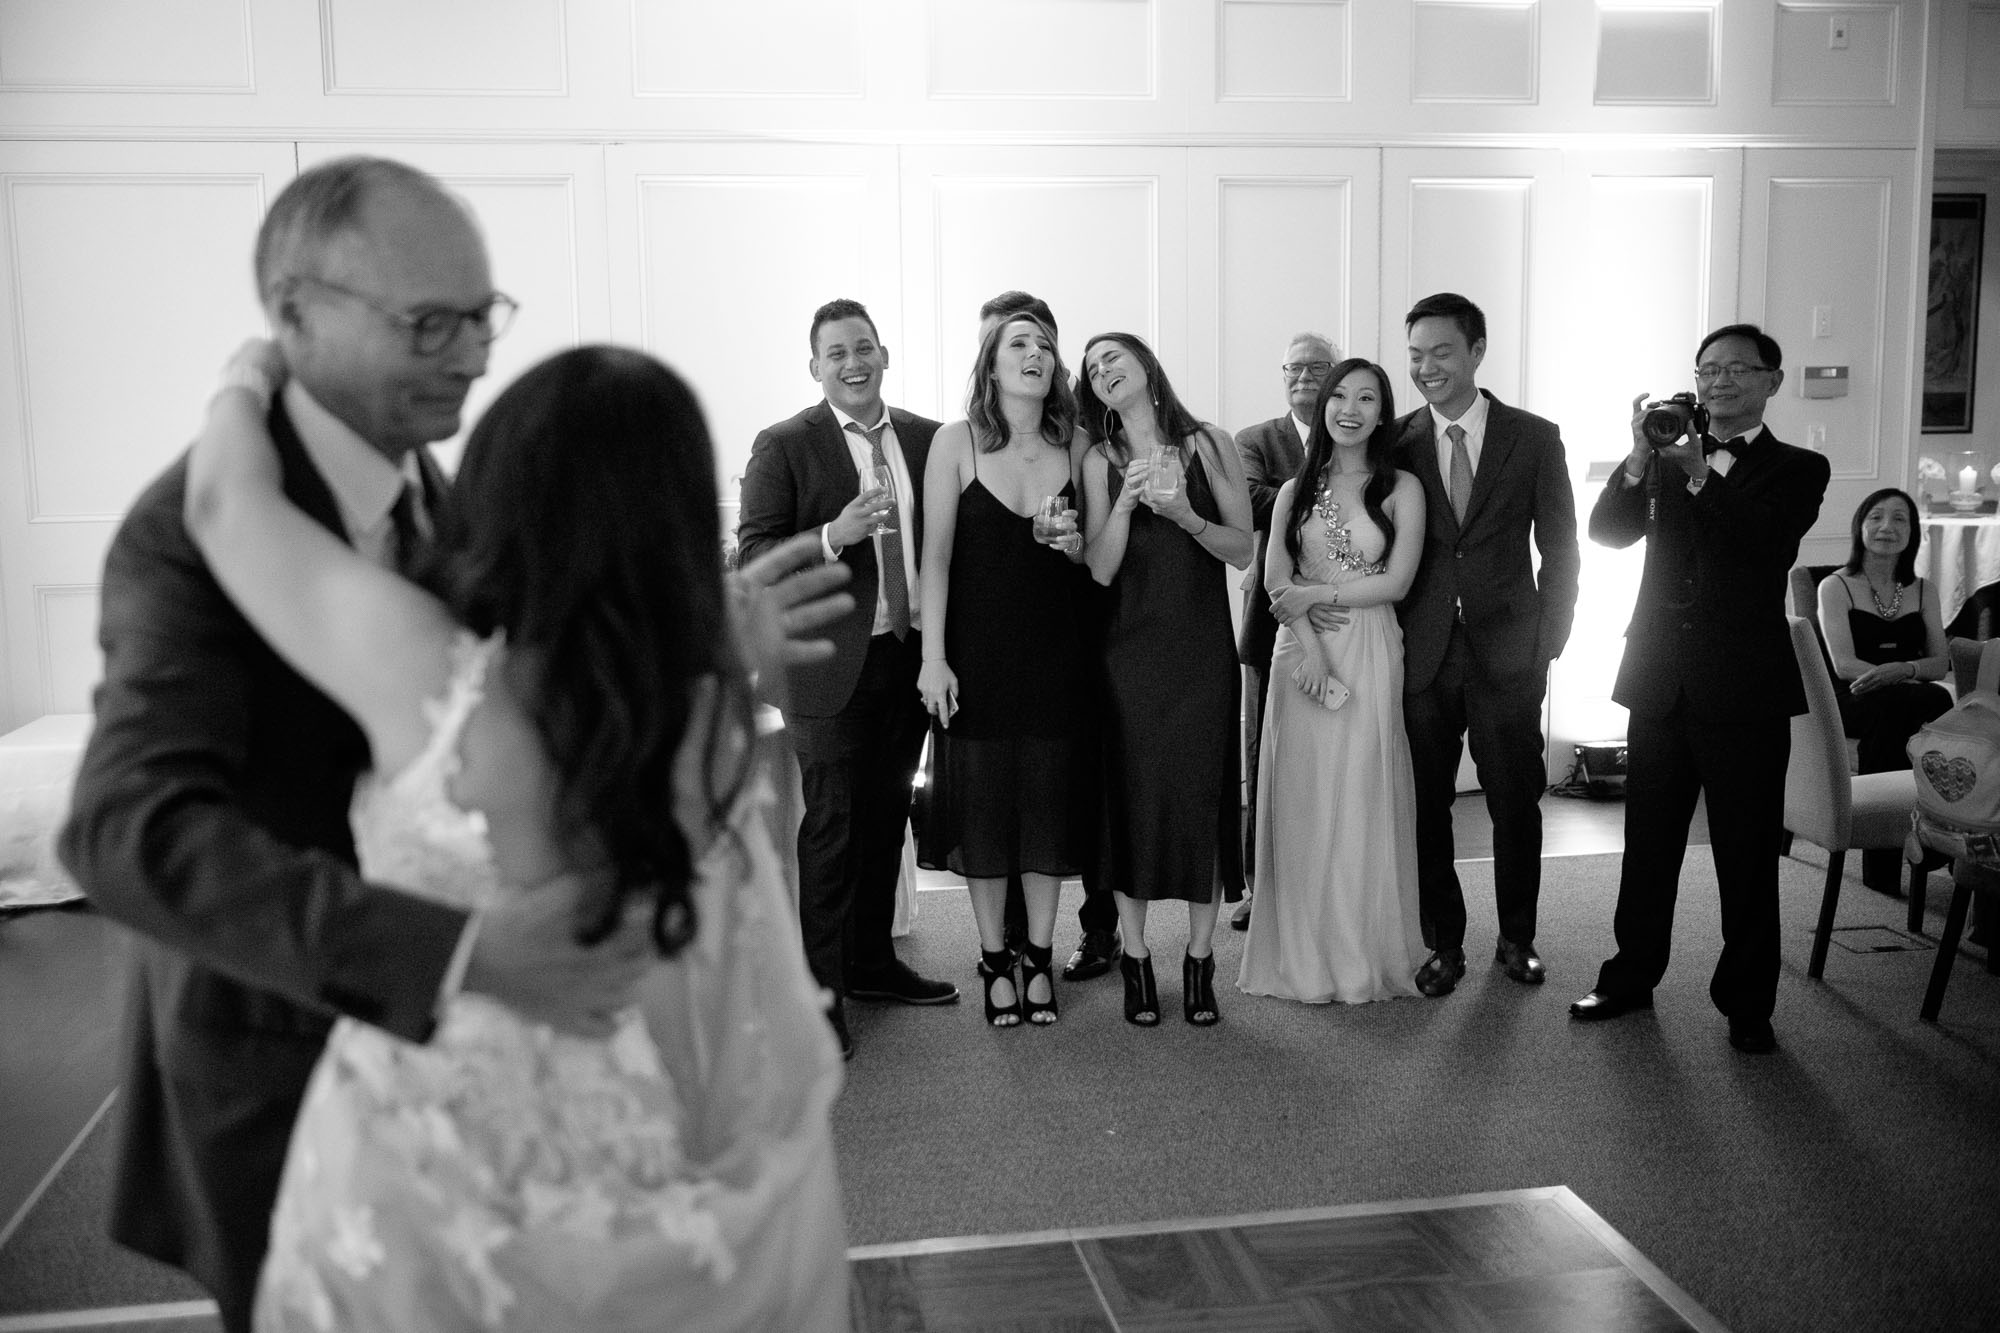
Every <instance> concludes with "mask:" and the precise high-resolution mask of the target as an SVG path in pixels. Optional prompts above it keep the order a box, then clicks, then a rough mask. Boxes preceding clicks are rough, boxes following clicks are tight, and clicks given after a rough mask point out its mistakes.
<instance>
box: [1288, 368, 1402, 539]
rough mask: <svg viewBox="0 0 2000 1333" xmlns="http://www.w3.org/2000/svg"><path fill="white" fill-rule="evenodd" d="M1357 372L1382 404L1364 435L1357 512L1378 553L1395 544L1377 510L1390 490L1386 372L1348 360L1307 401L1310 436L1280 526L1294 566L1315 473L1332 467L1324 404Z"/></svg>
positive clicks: (1392, 444) (1392, 434)
mask: <svg viewBox="0 0 2000 1333" xmlns="http://www.w3.org/2000/svg"><path fill="white" fill-rule="evenodd" d="M1357 370H1365V371H1367V372H1368V373H1369V374H1371V375H1373V376H1374V377H1375V387H1376V389H1377V390H1378V391H1379V392H1380V394H1381V399H1382V418H1381V420H1379V421H1377V422H1376V423H1375V429H1374V430H1372V431H1370V432H1369V433H1368V445H1367V448H1366V449H1365V450H1364V451H1363V457H1364V458H1365V459H1366V461H1367V463H1368V480H1367V482H1366V483H1365V484H1364V485H1363V486H1362V488H1361V508H1362V510H1363V512H1365V513H1366V514H1367V515H1368V517H1369V519H1370V520H1371V521H1372V522H1373V523H1374V524H1375V526H1376V527H1378V528H1380V529H1381V530H1382V539H1383V540H1384V541H1385V542H1387V543H1388V546H1385V547H1384V548H1383V549H1384V550H1388V549H1389V548H1390V547H1393V546H1395V544H1396V523H1395V520H1394V519H1392V518H1390V517H1389V515H1388V514H1387V513H1385V512H1383V508H1382V506H1383V505H1384V504H1385V503H1387V501H1388V499H1389V496H1390V494H1391V493H1392V492H1393V491H1395V489H1396V395H1395V393H1394V392H1393V391H1392V390H1391V389H1390V388H1389V372H1388V371H1386V370H1384V369H1382V367H1380V366H1378V365H1376V364H1375V363H1374V362H1373V361H1370V360H1368V359H1367V358H1366V357H1360V356H1350V357H1348V358H1347V359H1346V360H1345V361H1342V362H1341V363H1340V364H1339V365H1337V366H1335V367H1334V368H1333V369H1332V370H1331V371H1329V372H1328V373H1327V377H1326V378H1325V379H1323V380H1321V381H1320V386H1319V397H1317V398H1315V399H1314V400H1313V419H1312V430H1311V431H1310V432H1309V433H1308V435H1307V438H1306V454H1305V458H1304V460H1303V461H1302V462H1301V463H1300V464H1299V477H1298V484H1297V485H1296V486H1294V487H1292V512H1291V513H1290V514H1289V515H1288V516H1287V518H1286V521H1285V550H1286V551H1288V552H1290V554H1291V557H1292V563H1293V564H1294V565H1297V563H1298V560H1299V532H1300V530H1301V529H1302V528H1304V527H1305V525H1306V517H1307V516H1308V515H1309V514H1311V513H1312V510H1313V502H1314V501H1315V500H1317V499H1318V498H1319V480H1320V473H1322V472H1324V471H1325V470H1326V465H1327V464H1328V463H1331V462H1332V461H1333V448H1334V445H1333V432H1332V431H1330V430H1328V429H1327V428H1326V405H1327V401H1328V400H1329V399H1331V398H1332V397H1333V391H1334V390H1335V389H1337V388H1339V387H1340V382H1341V381H1342V380H1344V379H1346V378H1347V377H1348V376H1349V375H1352V374H1353V373H1354V372H1355V371H1357ZM1290 424H1291V423H1289V422H1287V423H1286V425H1287V426H1289V425H1290Z"/></svg>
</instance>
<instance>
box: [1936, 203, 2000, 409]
mask: <svg viewBox="0 0 2000 1333" xmlns="http://www.w3.org/2000/svg"><path fill="white" fill-rule="evenodd" d="M1985 235H1986V196H1985V195H1983V194H1937V195H1932V196H1931V264H1930V299H1929V301H1928V303H1927V304H1926V305H1925V307H1924V417H1923V429H1924V432H1925V433H1926V434H1948V433H1963V432H1966V431H1970V430H1971V429H1972V393H1973V374H1972V372H1973V366H1974V358H1975V357H1976V356H1977V353H1978V335H1979V265H1980V259H1981V255H1980V249H1981V246H1982V244H1983V242H1984V239H1985Z"/></svg>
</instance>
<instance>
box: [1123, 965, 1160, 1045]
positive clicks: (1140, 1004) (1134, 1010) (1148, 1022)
mask: <svg viewBox="0 0 2000 1333" xmlns="http://www.w3.org/2000/svg"><path fill="white" fill-rule="evenodd" d="M1118 974H1119V975H1120V976H1122V977H1124V978H1125V1021H1126V1022H1127V1023H1131V1024H1133V1025H1134V1026H1135V1027H1142V1028H1149V1027H1152V1026H1153V1025H1154V1024H1156V1023H1158V1022H1159V1021H1160V992H1159V989H1158V988H1157V987H1155V986H1154V985H1153V956H1152V955H1151V954H1147V955H1146V956H1145V957H1144V958H1134V957H1133V956H1132V955H1131V954H1129V953H1128V954H1126V955H1125V956H1124V957H1123V958H1121V959H1119V960H1118Z"/></svg>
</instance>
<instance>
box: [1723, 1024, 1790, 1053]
mask: <svg viewBox="0 0 2000 1333" xmlns="http://www.w3.org/2000/svg"><path fill="white" fill-rule="evenodd" d="M1729 1044H1730V1045H1731V1046H1734V1047H1735V1048H1736V1049H1737V1050H1739V1051H1741V1052H1743V1053H1744V1054H1745V1055H1769V1054H1770V1053H1771V1052H1772V1051H1775V1050H1777V1049H1778V1034H1777V1033H1775V1032H1773V1031H1771V1020H1770V1019H1768V1018H1732V1019H1730V1020H1729Z"/></svg>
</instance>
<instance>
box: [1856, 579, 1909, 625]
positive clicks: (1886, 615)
mask: <svg viewBox="0 0 2000 1333" xmlns="http://www.w3.org/2000/svg"><path fill="white" fill-rule="evenodd" d="M1862 577H1863V578H1868V576H1867V575H1865V574H1864V575H1862ZM1890 586H1891V587H1893V588H1894V589H1895V591H1894V592H1892V593H1890V594H1889V604H1888V605H1887V606H1884V605H1882V599H1881V598H1880V597H1878V596H1876V594H1875V580H1874V579H1868V600H1869V601H1871V602H1873V603H1875V614H1876V615H1878V616H1880V617H1881V618H1882V619H1884V620H1894V619H1895V618H1896V614H1897V613H1898V612H1900V611H1901V610H1902V609H1903V585H1902V584H1900V583H1892V584H1891V585H1890Z"/></svg>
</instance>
